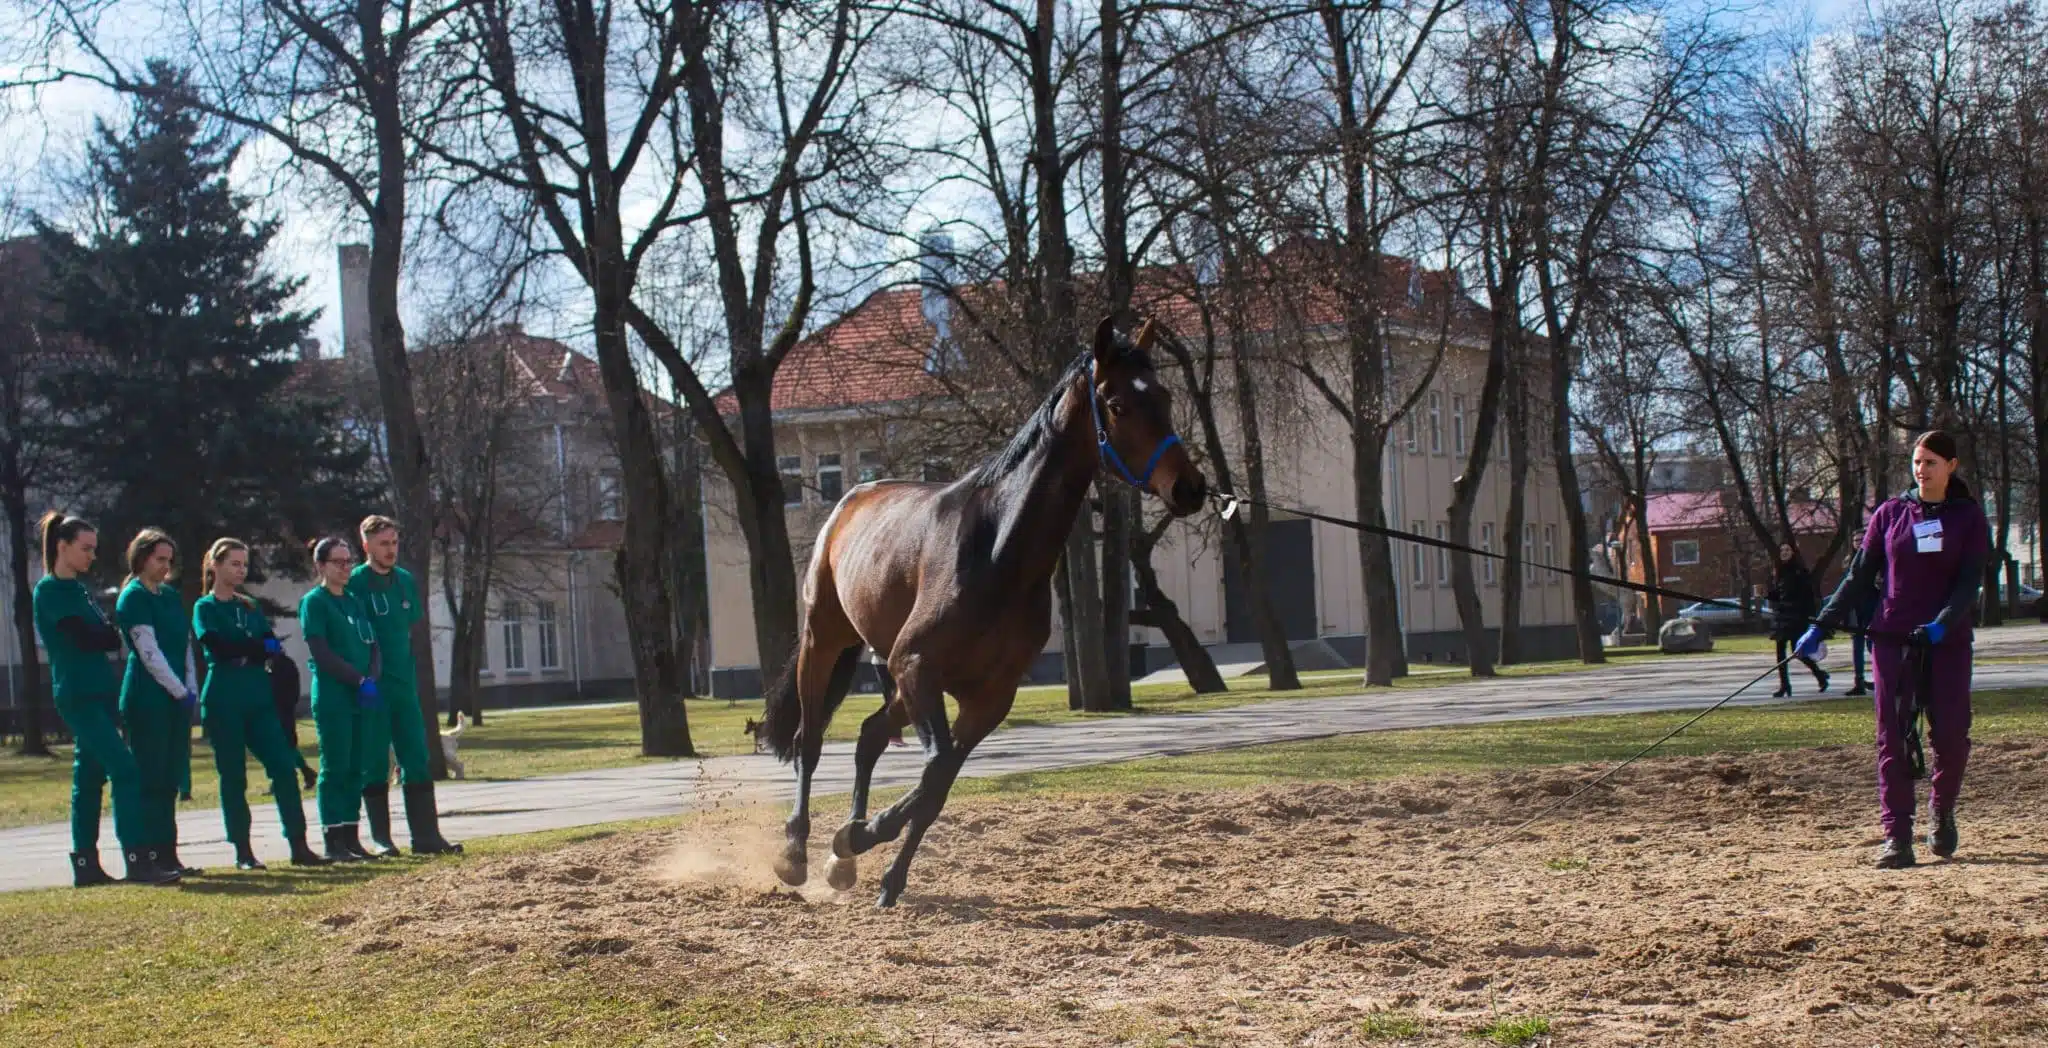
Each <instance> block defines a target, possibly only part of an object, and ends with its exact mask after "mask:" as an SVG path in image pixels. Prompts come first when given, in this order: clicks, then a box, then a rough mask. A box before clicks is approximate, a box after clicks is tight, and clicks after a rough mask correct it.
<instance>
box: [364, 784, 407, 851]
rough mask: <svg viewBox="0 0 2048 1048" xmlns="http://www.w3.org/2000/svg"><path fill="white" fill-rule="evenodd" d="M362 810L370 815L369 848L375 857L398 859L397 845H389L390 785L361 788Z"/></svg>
mask: <svg viewBox="0 0 2048 1048" xmlns="http://www.w3.org/2000/svg"><path fill="white" fill-rule="evenodd" d="M363 810H364V811H366V812H369V813H370V847H371V848H372V849H373V850H374V852H375V853H376V855H377V857H378V858H382V859H396V858H398V856H399V855H400V852H399V850H398V845H396V844H393V843H391V787H390V785H389V784H387V783H382V782H380V783H378V784H376V785H375V786H365V787H363Z"/></svg>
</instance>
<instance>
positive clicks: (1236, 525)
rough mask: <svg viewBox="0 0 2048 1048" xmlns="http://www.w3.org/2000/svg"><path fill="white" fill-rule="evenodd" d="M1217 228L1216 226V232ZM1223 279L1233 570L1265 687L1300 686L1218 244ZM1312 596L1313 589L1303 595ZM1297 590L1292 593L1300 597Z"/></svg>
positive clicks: (1230, 260) (1243, 313) (1243, 319)
mask: <svg viewBox="0 0 2048 1048" xmlns="http://www.w3.org/2000/svg"><path fill="white" fill-rule="evenodd" d="M1223 235H1224V234H1223V232H1222V231H1221V230H1218V232H1217V236H1218V237H1219V238H1221V237H1222V236H1223ZM1223 264H1224V266H1225V267H1226V269H1225V271H1224V280H1225V281H1226V282H1227V283H1228V285H1229V289H1228V290H1227V291H1226V292H1225V293H1226V294H1228V295H1229V296H1230V372H1231V382H1230V384H1231V387H1232V390H1233V392H1235V393H1236V395H1237V420H1238V434H1239V436H1240V438H1241V439H1242V447H1243V452H1244V454H1243V459H1244V480H1245V487H1246V488H1247V489H1248V490H1247V491H1246V494H1247V495H1249V496H1251V498H1252V500H1253V501H1252V504H1251V506H1250V507H1248V508H1249V509H1250V510H1251V513H1250V519H1248V520H1247V519H1243V518H1242V517H1240V518H1238V519H1233V520H1231V521H1230V522H1229V523H1230V538H1231V543H1232V544H1233V545H1235V546H1236V547H1237V565H1238V570H1239V571H1240V572H1241V573H1242V574H1243V576H1244V581H1245V591H1246V592H1247V593H1248V594H1249V595H1250V597H1251V602H1252V622H1253V624H1254V626H1255V628H1256V629H1257V630H1258V634H1259V649H1260V652H1261V654H1263V655H1264V656H1265V657H1266V679H1267V687H1270V688H1272V689H1273V690H1274V691H1293V690H1295V689H1297V688H1299V687H1301V674H1300V673H1298V672H1297V671H1296V670H1295V668H1294V651H1293V650H1292V649H1291V648H1290V647H1289V646H1288V643H1287V633H1286V631H1285V630H1284V629H1282V628H1281V626H1280V616H1279V614H1278V612H1276V611H1275V610H1274V607H1273V579H1272V576H1271V575H1269V574H1268V573H1267V571H1266V564H1267V563H1268V561H1267V550H1268V548H1269V547H1268V546H1267V544H1266V541H1267V537H1268V536H1269V535H1271V534H1272V531H1271V525H1272V514H1271V512H1269V511H1268V510H1267V509H1266V506H1265V502H1266V444H1265V439H1264V437H1263V436H1262V435H1261V430H1260V428H1259V403H1258V387H1257V386H1256V385H1254V380H1253V378H1252V363H1251V347H1250V346H1249V345H1248V344H1247V339H1248V337H1249V332H1248V331H1247V329H1248V328H1249V327H1250V321H1249V320H1248V314H1249V312H1250V311H1249V310H1247V309H1245V308H1244V294H1245V286H1244V274H1243V272H1242V267H1240V266H1239V265H1238V264H1237V252H1236V251H1235V250H1232V249H1231V248H1229V247H1228V246H1225V247H1224V248H1223ZM1306 596H1307V597H1308V599H1311V600H1313V599H1314V595H1313V594H1309V595H1306ZM1302 597H1303V595H1300V594H1297V595H1296V596H1295V599H1297V600H1299V599H1302Z"/></svg>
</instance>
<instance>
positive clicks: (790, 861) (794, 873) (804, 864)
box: [775, 853, 811, 888]
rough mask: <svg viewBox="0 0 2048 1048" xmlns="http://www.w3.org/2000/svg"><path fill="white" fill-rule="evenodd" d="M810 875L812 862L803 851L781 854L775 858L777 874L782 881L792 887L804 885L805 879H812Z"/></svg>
mask: <svg viewBox="0 0 2048 1048" xmlns="http://www.w3.org/2000/svg"><path fill="white" fill-rule="evenodd" d="M810 875H811V871H810V863H809V862H808V861H807V860H806V859H805V857H804V856H803V854H802V853H798V854H796V855H787V854H785V855H779V856H777V857H776V859H775V876H777V877H780V878H781V879H782V883H784V884H787V885H789V886H790V887H792V888H801V887H803V886H804V881H806V880H808V879H810Z"/></svg>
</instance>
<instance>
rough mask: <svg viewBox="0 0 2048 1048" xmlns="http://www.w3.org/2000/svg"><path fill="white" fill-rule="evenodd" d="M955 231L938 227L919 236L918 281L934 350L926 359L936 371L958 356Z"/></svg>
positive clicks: (930, 367) (928, 367) (929, 366)
mask: <svg viewBox="0 0 2048 1048" xmlns="http://www.w3.org/2000/svg"><path fill="white" fill-rule="evenodd" d="M955 266H956V263H955V258H954V254H953V237H952V234H950V233H946V232H944V231H943V230H941V229H939V228H938V227H936V226H935V227H933V228H931V229H928V230H926V231H925V233H924V235H923V236H921V237H919V238H918V239H917V283H918V287H919V288H920V289H921V294H920V296H919V297H920V299H921V308H922V310H923V312H924V319H925V323H927V324H930V325H931V326H932V332H933V337H932V351H931V354H930V356H929V358H928V359H927V360H926V361H925V366H926V368H927V369H928V370H933V371H936V370H938V369H939V368H940V367H942V366H943V365H944V364H945V362H946V361H947V359H948V358H950V357H952V356H955V355H956V353H955V350H954V347H953V346H952V342H953V299H952V291H953V280H954V276H955V272H956V270H955Z"/></svg>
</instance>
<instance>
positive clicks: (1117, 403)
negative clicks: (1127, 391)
mask: <svg viewBox="0 0 2048 1048" xmlns="http://www.w3.org/2000/svg"><path fill="white" fill-rule="evenodd" d="M1109 413H1110V414H1112V415H1115V416H1117V417H1118V418H1122V417H1123V413H1124V398H1122V397H1111V398H1109Z"/></svg>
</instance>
